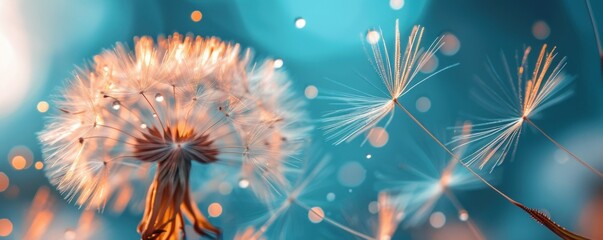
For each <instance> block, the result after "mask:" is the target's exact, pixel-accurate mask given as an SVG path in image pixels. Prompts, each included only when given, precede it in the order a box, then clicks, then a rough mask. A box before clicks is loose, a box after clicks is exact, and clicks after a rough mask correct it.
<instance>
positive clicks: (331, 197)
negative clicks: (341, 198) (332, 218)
mask: <svg viewBox="0 0 603 240" xmlns="http://www.w3.org/2000/svg"><path fill="white" fill-rule="evenodd" d="M327 201H329V202H332V201H335V193H332V192H330V193H327Z"/></svg>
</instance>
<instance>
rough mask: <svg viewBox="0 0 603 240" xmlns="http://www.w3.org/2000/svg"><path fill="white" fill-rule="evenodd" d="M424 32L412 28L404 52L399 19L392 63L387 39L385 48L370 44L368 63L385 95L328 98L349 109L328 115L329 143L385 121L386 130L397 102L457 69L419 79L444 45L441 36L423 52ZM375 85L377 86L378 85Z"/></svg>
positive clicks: (336, 141)
mask: <svg viewBox="0 0 603 240" xmlns="http://www.w3.org/2000/svg"><path fill="white" fill-rule="evenodd" d="M423 30H424V28H423V27H421V26H414V27H413V29H412V31H411V33H410V35H409V36H408V43H407V45H406V48H405V50H404V51H403V52H402V47H401V42H400V30H399V26H398V21H397V20H396V34H395V38H396V39H395V46H394V59H393V63H392V61H391V60H390V57H389V56H390V55H389V53H388V50H387V45H386V44H385V39H383V40H382V42H383V49H381V47H380V45H379V44H371V50H372V53H373V59H372V60H371V59H369V60H370V62H371V65H373V68H374V69H375V71H376V72H377V74H378V75H379V77H380V78H381V80H382V81H383V84H384V85H385V89H386V91H382V89H380V88H378V89H379V90H381V92H382V93H383V96H374V95H370V94H367V93H364V91H360V90H356V89H352V90H353V91H354V92H355V93H343V94H340V95H338V96H332V97H328V98H330V99H332V100H335V101H337V102H339V104H340V105H344V106H346V108H343V109H339V110H335V111H333V112H331V113H329V114H328V115H327V116H326V118H325V120H324V121H325V123H326V125H325V126H324V129H325V134H327V136H328V137H327V139H328V140H335V144H341V143H343V142H345V141H349V140H352V139H353V138H355V137H356V136H358V135H360V134H362V133H364V132H366V131H368V130H369V129H371V128H373V127H374V126H375V125H377V124H379V123H380V122H381V121H382V120H384V119H386V118H387V119H388V120H387V121H386V123H385V127H387V125H389V123H390V122H391V120H392V118H393V113H394V108H395V106H396V103H398V101H399V99H400V98H401V97H403V96H404V95H406V94H407V93H408V92H409V91H411V90H412V89H413V88H415V87H416V86H418V85H419V84H421V83H423V82H424V81H426V80H428V79H429V78H431V77H433V76H434V75H436V74H438V73H440V72H442V71H444V70H446V69H448V68H451V67H453V66H456V65H452V66H448V67H446V68H443V69H441V70H439V71H437V72H435V73H433V74H431V75H429V76H427V77H425V78H423V79H420V80H417V79H416V77H417V74H419V72H420V70H421V68H423V66H425V64H427V63H428V62H429V60H430V59H431V58H432V57H433V56H434V54H435V53H436V52H437V51H438V50H439V49H440V48H441V47H442V46H443V44H444V43H443V42H442V37H438V38H436V40H435V41H433V43H431V45H430V46H429V47H428V48H427V50H425V49H423V48H422V47H421V40H422V38H423ZM381 35H383V34H381ZM371 85H372V83H371ZM342 86H343V85H342ZM372 86H374V87H376V86H375V85H372ZM344 87H345V86H344ZM376 88H377V87H376Z"/></svg>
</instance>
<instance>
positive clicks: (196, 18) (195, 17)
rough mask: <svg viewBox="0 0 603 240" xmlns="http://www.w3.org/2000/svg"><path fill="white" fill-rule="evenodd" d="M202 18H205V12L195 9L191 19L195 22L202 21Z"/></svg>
mask: <svg viewBox="0 0 603 240" xmlns="http://www.w3.org/2000/svg"><path fill="white" fill-rule="evenodd" d="M201 18H203V14H201V11H199V10H195V11H193V13H191V19H192V20H193V22H199V21H201Z"/></svg>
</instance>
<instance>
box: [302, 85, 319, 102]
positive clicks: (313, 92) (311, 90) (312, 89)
mask: <svg viewBox="0 0 603 240" xmlns="http://www.w3.org/2000/svg"><path fill="white" fill-rule="evenodd" d="M304 94H305V95H306V98H308V99H314V98H316V96H318V88H316V86H314V85H310V86H307V87H306V90H305V91H304Z"/></svg>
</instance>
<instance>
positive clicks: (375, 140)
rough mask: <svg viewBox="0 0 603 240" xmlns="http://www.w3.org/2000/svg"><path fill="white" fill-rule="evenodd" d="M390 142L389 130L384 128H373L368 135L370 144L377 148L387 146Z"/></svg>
mask: <svg viewBox="0 0 603 240" xmlns="http://www.w3.org/2000/svg"><path fill="white" fill-rule="evenodd" d="M388 140H389V134H388V133H387V130H385V128H382V127H375V128H372V129H371V130H370V131H369V133H368V141H369V143H370V144H371V145H372V146H373V147H376V148H380V147H383V146H385V144H387V141H388Z"/></svg>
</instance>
